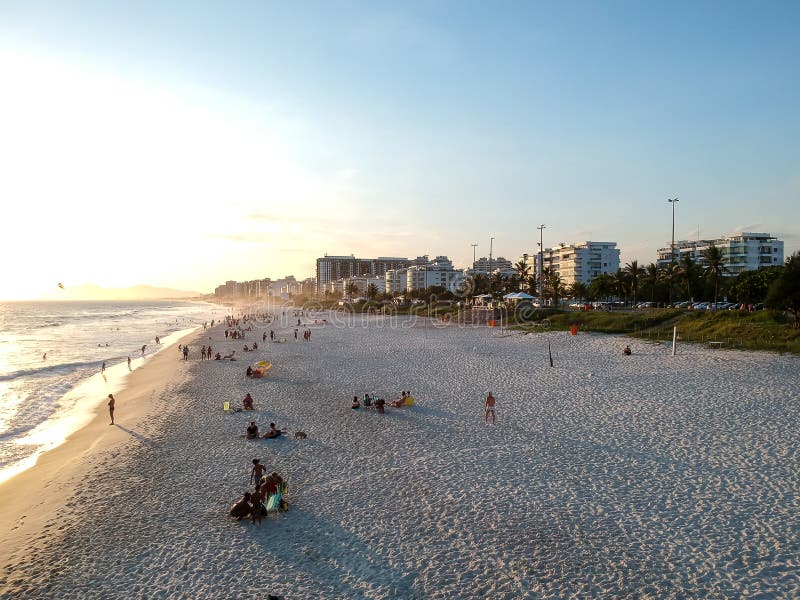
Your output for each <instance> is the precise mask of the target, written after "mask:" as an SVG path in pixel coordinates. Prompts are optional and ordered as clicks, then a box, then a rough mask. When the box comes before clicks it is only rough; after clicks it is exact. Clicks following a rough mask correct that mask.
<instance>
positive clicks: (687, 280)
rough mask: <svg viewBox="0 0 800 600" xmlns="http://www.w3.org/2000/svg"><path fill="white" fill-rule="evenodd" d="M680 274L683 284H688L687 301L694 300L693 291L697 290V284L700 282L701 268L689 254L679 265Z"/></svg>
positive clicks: (683, 257)
mask: <svg viewBox="0 0 800 600" xmlns="http://www.w3.org/2000/svg"><path fill="white" fill-rule="evenodd" d="M678 273H679V275H680V278H681V279H682V280H683V281H682V282H683V283H684V284H686V299H687V300H692V299H693V298H694V295H693V294H692V290H696V289H697V287H696V286H697V284H698V283H699V281H700V267H699V265H698V264H697V262H695V261H694V260H693V259H692V257H691V256H689V255H688V254H687V255H685V256H682V257H681V262H680V263H679V264H678Z"/></svg>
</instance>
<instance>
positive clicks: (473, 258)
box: [470, 244, 478, 269]
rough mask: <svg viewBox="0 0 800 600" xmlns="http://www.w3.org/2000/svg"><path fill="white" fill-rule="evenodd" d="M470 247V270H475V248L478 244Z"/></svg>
mask: <svg viewBox="0 0 800 600" xmlns="http://www.w3.org/2000/svg"><path fill="white" fill-rule="evenodd" d="M470 246H472V268H473V269H474V268H475V248H477V247H478V244H470Z"/></svg>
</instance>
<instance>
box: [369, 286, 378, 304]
mask: <svg viewBox="0 0 800 600" xmlns="http://www.w3.org/2000/svg"><path fill="white" fill-rule="evenodd" d="M377 295H378V286H376V285H375V284H374V283H370V284H369V285H368V286H367V298H369V299H370V300H375V296H377Z"/></svg>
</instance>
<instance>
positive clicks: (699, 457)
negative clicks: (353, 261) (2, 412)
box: [0, 314, 800, 599]
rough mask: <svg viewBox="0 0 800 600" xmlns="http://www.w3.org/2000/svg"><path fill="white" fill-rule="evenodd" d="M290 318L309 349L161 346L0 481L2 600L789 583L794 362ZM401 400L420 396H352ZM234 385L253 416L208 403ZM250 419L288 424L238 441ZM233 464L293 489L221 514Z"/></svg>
mask: <svg viewBox="0 0 800 600" xmlns="http://www.w3.org/2000/svg"><path fill="white" fill-rule="evenodd" d="M315 318H316V319H317V323H316V324H314V322H313V321H314V319H315ZM323 318H325V319H327V320H328V322H327V323H322V319H323ZM303 321H304V323H303V325H302V326H301V328H300V330H301V333H302V330H303V329H304V328H306V327H308V328H309V329H310V330H311V331H312V339H311V341H310V342H304V341H303V339H302V335H300V336H299V341H295V340H294V335H293V331H292V330H293V328H292V327H289V328H285V327H284V328H283V330H281V331H279V332H278V337H279V338H280V337H283V338H286V340H287V341H286V342H285V343H275V344H273V343H270V342H269V339H267V342H266V343H262V338H261V335H262V333H263V332H265V331H266V332H268V331H269V329H270V326H269V325H265V324H263V323H259V324H256V325H255V326H254V330H253V331H252V332H248V333H247V337H246V339H244V340H226V339H225V336H224V333H223V332H224V328H223V327H220V326H217V327H215V328H213V330H210V331H202V330H201V331H198V332H196V333H194V334H192V336H190V337H189V338H188V343H189V344H190V345H191V348H192V353H191V355H190V360H189V361H183V360H182V359H181V357H180V356H179V354H178V352H177V351H176V350H174V349H169V348H168V349H166V351H163V352H160V353H158V354H156V355H154V356H153V357H152V358H150V359H149V361H148V363H147V364H145V365H144V366H143V367H141V368H140V369H137V370H136V371H134V372H133V373H132V374H131V375H130V376H129V378H130V379H129V381H128V383H127V385H126V387H125V389H124V390H123V391H121V392H120V393H119V395H118V396H117V417H116V420H117V423H118V426H116V427H112V426H109V425H108V415H107V412H106V410H105V406H104V404H103V405H101V406H100V407H99V408H98V414H97V417H96V418H95V419H94V420H93V421H92V422H91V423H90V424H89V425H88V426H86V427H84V428H83V429H81V430H80V431H79V432H77V433H76V434H74V435H73V436H72V437H71V438H70V439H69V440H68V441H67V442H66V443H65V444H63V445H62V446H60V447H58V448H56V449H55V450H52V451H50V452H48V453H45V454H43V455H42V456H41V457H40V459H39V462H38V464H37V465H36V466H35V467H33V468H31V469H29V470H27V471H25V472H24V473H22V474H20V475H17V476H16V477H14V478H12V479H10V480H9V481H7V482H6V483H4V484H0V506H2V507H3V510H2V517H0V569H1V570H2V572H1V573H0V593H2V595H3V597H9V598H13V597H25V598H55V597H59V598H70V597H82V598H84V597H85V598H131V597H136V598H201V597H202V598H253V597H266V595H267V594H268V593H270V594H274V595H277V596H280V597H284V598H287V599H290V598H420V599H421V598H484V597H491V598H508V599H511V598H528V597H530V598H559V597H570V596H575V597H586V596H597V597H620V598H625V597H637V598H643V597H644V598H646V597H650V598H664V597H708V596H711V597H732V598H738V597H744V596H753V595H764V596H769V597H778V598H781V597H783V598H791V597H797V596H798V595H800V576H798V572H799V571H800V569H799V568H798V567H799V565H798V562H799V561H798V559H797V556H800V542H798V540H799V539H800V518H798V516H797V515H798V514H800V513H799V510H798V509H800V493H799V492H800V468H799V467H800V455H798V442H800V433H798V424H799V421H800V418H799V417H800V409H799V408H798V392H797V390H798V387H800V386H799V385H798V384H800V377H799V376H798V373H800V368H799V367H800V359H798V357H796V356H779V355H774V354H766V353H754V352H739V351H725V350H715V349H709V348H706V347H704V346H700V345H679V347H678V355H677V356H675V357H672V356H670V346H669V345H668V344H663V343H660V344H655V343H653V344H649V343H644V342H639V341H636V340H631V339H629V338H623V337H617V336H605V335H592V334H585V333H580V334H579V335H577V336H570V335H569V334H568V333H564V332H551V333H540V334H531V335H525V334H521V333H518V332H508V333H507V335H499V334H498V332H496V331H493V330H492V329H489V328H486V327H467V328H461V327H457V326H438V327H437V326H435V324H434V323H432V322H429V321H426V320H421V319H420V320H416V321H412V320H410V319H399V320H394V319H391V318H383V317H366V316H365V317H363V318H361V317H360V316H358V317H356V318H355V320H353V321H349V322H344V321H343V320H342V319H341V318H338V319H337V318H335V317H334V316H333V315H328V314H325V315H322V314H320V315H314V316H312V317H311V318H310V319H308V318H305V319H303ZM254 340H257V341H258V343H259V349H258V350H257V351H256V352H252V353H243V352H242V347H243V345H244V344H252V342H253V341H254ZM204 343H211V344H212V345H213V347H214V350H215V352H217V351H219V352H221V353H223V354H225V353H226V352H230V351H231V350H236V351H237V352H236V357H237V358H238V359H239V360H237V361H201V360H199V346H200V345H201V344H204ZM548 343H549V344H550V347H551V349H552V356H553V364H554V366H553V367H550V365H549V360H548ZM626 344H631V346H632V348H633V355H632V356H623V354H622V348H623V347H624V346H625V345H626ZM262 359H265V360H269V361H270V362H272V363H273V367H272V369H271V370H270V371H269V372H268V374H267V376H266V377H265V378H263V379H249V378H246V377H245V374H244V372H245V368H246V367H247V365H248V364H249V363H252V362H256V361H258V360H262ZM401 390H410V391H411V392H412V394H413V396H414V398H415V406H409V407H403V408H399V409H398V408H391V407H387V408H386V412H385V414H378V412H377V411H375V410H373V409H365V408H361V409H359V410H352V409H351V408H350V401H351V400H352V397H353V396H354V395H359V396H362V395H363V394H364V393H365V392H370V393H371V392H376V393H378V394H379V395H380V396H382V397H384V398H386V399H387V400H393V399H395V398H396V397H398V396H399V395H400V392H401ZM490 390H491V391H492V392H493V395H494V396H495V397H496V398H497V424H496V425H486V424H484V420H483V403H484V398H485V396H486V394H487V392H488V391H490ZM248 392H249V393H250V394H252V396H253V398H254V400H255V408H256V410H255V411H252V412H249V411H248V412H233V413H229V412H225V411H223V410H222V406H223V402H225V401H230V402H232V403H233V404H240V403H241V399H242V398H243V397H244V395H245V393H248ZM251 420H254V421H256V422H257V423H258V425H259V427H260V428H261V429H262V430H265V429H267V427H268V424H269V423H270V422H271V421H272V422H275V423H277V425H278V426H279V427H281V428H284V429H286V430H287V432H288V434H289V435H287V436H282V437H280V438H278V439H275V440H246V439H243V438H242V437H241V436H242V434H244V431H245V427H246V426H247V424H248V423H249V421H251ZM295 431H303V432H305V433H306V434H307V436H308V437H307V439H305V440H295V439H293V436H292V435H291V434H292V433H294V432H295ZM253 458H260V459H261V462H262V463H264V464H265V465H266V466H267V468H268V470H269V471H273V470H274V471H277V472H278V473H280V474H281V475H282V476H284V477H286V478H287V479H288V483H289V495H288V502H289V509H288V511H286V512H279V513H277V514H275V515H271V516H269V517H268V518H265V519H264V521H263V523H261V525H253V524H251V523H250V522H247V521H244V522H236V521H234V520H233V519H231V518H230V517H229V516H228V510H229V508H230V505H231V504H232V503H233V502H234V501H235V500H237V499H238V498H239V497H241V495H242V493H243V492H244V491H247V490H249V489H251V488H250V485H249V477H250V467H251V466H252V462H251V461H252V459H253ZM23 515H24V516H23Z"/></svg>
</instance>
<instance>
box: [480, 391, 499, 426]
mask: <svg viewBox="0 0 800 600" xmlns="http://www.w3.org/2000/svg"><path fill="white" fill-rule="evenodd" d="M489 414H491V415H492V425H494V424H495V423H496V422H497V415H495V412H494V396H492V392H489V395H488V396H486V402H484V404H483V422H484V423H486V424H488V423H489Z"/></svg>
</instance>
